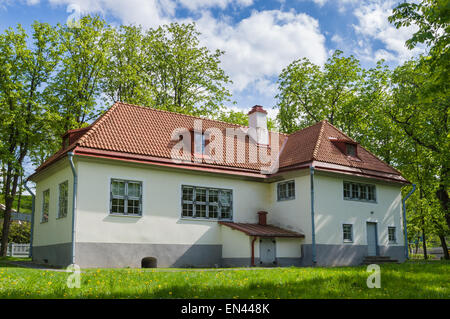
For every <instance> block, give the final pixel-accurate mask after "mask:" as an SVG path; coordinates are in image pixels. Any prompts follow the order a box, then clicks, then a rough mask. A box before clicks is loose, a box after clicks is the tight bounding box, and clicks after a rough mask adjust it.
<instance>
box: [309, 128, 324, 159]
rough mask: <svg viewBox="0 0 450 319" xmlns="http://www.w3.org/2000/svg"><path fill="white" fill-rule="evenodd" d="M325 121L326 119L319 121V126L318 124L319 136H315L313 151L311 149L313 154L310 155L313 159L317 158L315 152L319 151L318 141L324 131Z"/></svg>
mask: <svg viewBox="0 0 450 319" xmlns="http://www.w3.org/2000/svg"><path fill="white" fill-rule="evenodd" d="M325 122H326V120H323V121H320V122H319V123H320V124H321V126H320V131H319V136H318V137H317V141H316V145H315V146H314V151H313V155H312V159H313V160H317V153H318V152H319V146H320V142H321V141H322V135H323V131H324V129H323V128H324V123H325Z"/></svg>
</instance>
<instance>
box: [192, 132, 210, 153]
mask: <svg viewBox="0 0 450 319" xmlns="http://www.w3.org/2000/svg"><path fill="white" fill-rule="evenodd" d="M206 144H208V143H207V136H206V134H204V133H201V132H194V153H195V154H198V155H205V150H206Z"/></svg>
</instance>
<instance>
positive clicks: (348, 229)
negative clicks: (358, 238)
mask: <svg viewBox="0 0 450 319" xmlns="http://www.w3.org/2000/svg"><path fill="white" fill-rule="evenodd" d="M342 234H343V240H344V242H353V225H352V224H343V225H342Z"/></svg>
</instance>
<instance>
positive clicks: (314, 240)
mask: <svg viewBox="0 0 450 319" xmlns="http://www.w3.org/2000/svg"><path fill="white" fill-rule="evenodd" d="M309 172H310V176H311V230H312V235H311V240H312V263H313V266H315V265H316V262H317V261H316V229H315V224H314V166H312V165H311V166H310V168H309Z"/></svg>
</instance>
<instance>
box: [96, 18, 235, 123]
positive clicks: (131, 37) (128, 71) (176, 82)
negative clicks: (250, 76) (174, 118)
mask: <svg viewBox="0 0 450 319" xmlns="http://www.w3.org/2000/svg"><path fill="white" fill-rule="evenodd" d="M199 35H200V33H199V32H198V31H197V30H196V28H195V25H194V24H178V23H172V24H170V25H163V26H161V27H159V28H157V29H149V30H147V31H146V32H144V31H143V30H142V28H141V27H136V26H122V27H120V28H119V29H117V30H115V33H114V41H113V44H112V48H111V54H112V56H111V59H110V60H109V62H108V65H107V67H106V68H105V72H104V77H103V89H104V92H105V93H106V96H107V100H108V101H109V102H113V101H117V100H121V101H124V102H129V103H134V104H141V105H146V106H150V107H154V108H159V109H164V110H168V111H173V112H179V113H185V114H191V115H202V116H211V117H214V116H217V115H218V114H219V111H220V109H221V108H222V107H223V103H224V102H226V101H230V97H231V94H230V92H229V91H228V89H227V88H226V85H227V84H229V83H231V81H230V79H229V77H228V76H227V75H226V74H225V72H224V71H223V70H222V69H221V68H220V57H221V56H222V54H223V51H220V50H216V51H214V52H211V51H210V50H209V49H207V48H206V47H202V46H200V41H199Z"/></svg>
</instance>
